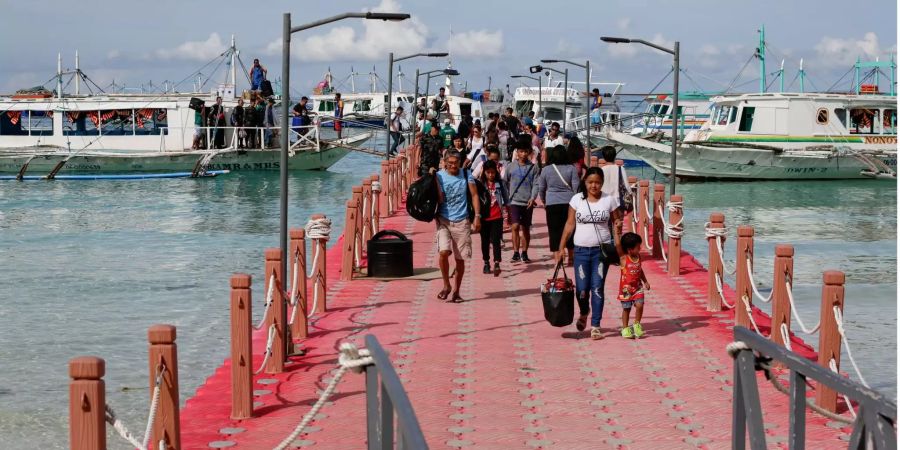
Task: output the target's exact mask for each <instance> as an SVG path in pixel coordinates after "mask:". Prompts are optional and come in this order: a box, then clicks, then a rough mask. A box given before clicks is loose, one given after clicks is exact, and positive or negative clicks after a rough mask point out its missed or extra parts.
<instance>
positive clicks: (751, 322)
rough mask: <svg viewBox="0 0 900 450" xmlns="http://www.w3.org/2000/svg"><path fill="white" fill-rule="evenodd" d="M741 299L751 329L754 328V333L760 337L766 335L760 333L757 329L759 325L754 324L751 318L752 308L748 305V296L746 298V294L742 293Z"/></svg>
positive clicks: (754, 321)
mask: <svg viewBox="0 0 900 450" xmlns="http://www.w3.org/2000/svg"><path fill="white" fill-rule="evenodd" d="M741 301H742V302H744V308H746V310H747V317H749V318H750V324H751V325H753V329H754V330H756V334H758V335H760V336H762V337H766V335H764V334H762V332H761V331H759V327H758V326H756V320H754V319H753V308H751V307H750V298H748V297H747V296H746V295H742V296H741Z"/></svg>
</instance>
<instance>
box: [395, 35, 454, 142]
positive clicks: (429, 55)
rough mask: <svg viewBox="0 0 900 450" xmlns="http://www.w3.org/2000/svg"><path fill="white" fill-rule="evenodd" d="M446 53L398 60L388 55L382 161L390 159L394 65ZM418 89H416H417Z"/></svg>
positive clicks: (441, 54)
mask: <svg viewBox="0 0 900 450" xmlns="http://www.w3.org/2000/svg"><path fill="white" fill-rule="evenodd" d="M449 54H450V53H447V52H437V53H415V54H412V55H407V56H403V57H400V58H394V52H391V53H390V56H389V57H388V91H387V101H385V103H384V112H385V123H386V124H387V130H386V131H387V132H386V133H385V141H384V142H385V147H384V159H391V113H392V112H393V111H391V105H392V103H393V102H392V101H391V96H392V95H393V93H392V92H391V91H392V90H393V89H394V63H397V62H400V61H403V60H404V59H410V58H415V57H417V56H427V57H429V58H440V57H444V56H447V55H449ZM418 83H419V77H418V72H417V74H416V84H417V85H418ZM417 89H418V88H417Z"/></svg>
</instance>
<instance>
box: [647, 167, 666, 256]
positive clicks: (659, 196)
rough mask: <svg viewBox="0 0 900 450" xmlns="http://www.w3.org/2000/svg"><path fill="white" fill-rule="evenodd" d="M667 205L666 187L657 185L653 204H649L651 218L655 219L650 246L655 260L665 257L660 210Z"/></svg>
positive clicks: (663, 228)
mask: <svg viewBox="0 0 900 450" xmlns="http://www.w3.org/2000/svg"><path fill="white" fill-rule="evenodd" d="M665 204H666V186H665V185H664V184H660V183H656V184H654V185H653V203H649V205H650V208H652V209H651V216H652V217H653V235H652V236H651V237H650V239H651V240H652V241H653V242H650V243H649V244H650V245H651V246H652V247H653V250H652V251H653V258H654V259H660V258H662V256H663V253H662V252H663V234H664V230H665V226H664V225H663V215H662V214H663V212H662V211H660V209H661V208H662V207H663V206H664V205H665Z"/></svg>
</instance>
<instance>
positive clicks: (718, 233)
mask: <svg viewBox="0 0 900 450" xmlns="http://www.w3.org/2000/svg"><path fill="white" fill-rule="evenodd" d="M704 228H705V229H706V237H707V238H711V237H714V238H716V250H718V251H719V261H720V262H721V263H722V270H724V271H725V273H727V274H728V275H734V273H735V272H737V264H735V265H734V266H732V268H730V269H729V268H728V266H727V265H725V249H724V248H723V246H722V238H723V237H725V236H726V235H727V234H728V230H726V229H725V228H710V227H709V222H706V224H705V225H704Z"/></svg>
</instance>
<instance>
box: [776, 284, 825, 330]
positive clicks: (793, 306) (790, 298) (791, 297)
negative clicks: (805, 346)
mask: <svg viewBox="0 0 900 450" xmlns="http://www.w3.org/2000/svg"><path fill="white" fill-rule="evenodd" d="M784 285H785V287H786V288H787V297H788V302H790V304H791V315H792V316H794V320H795V321H797V325H800V330H801V331H803V332H804V333H806V334H813V333H815V332H816V331H819V328H820V327H821V326H822V319H821V318H819V323H817V324H816V326H814V327H812V328H806V325H804V324H803V321H802V320H800V314H798V313H797V305H796V304H794V294H793V293H792V292H791V282H790V281H785V282H784Z"/></svg>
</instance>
